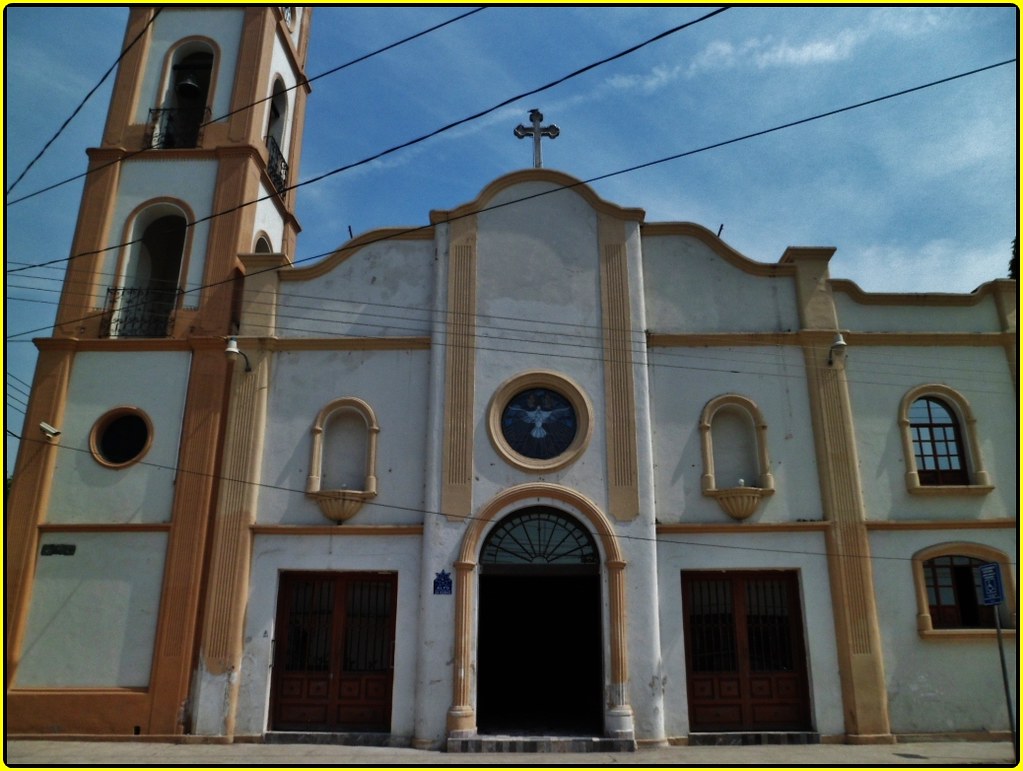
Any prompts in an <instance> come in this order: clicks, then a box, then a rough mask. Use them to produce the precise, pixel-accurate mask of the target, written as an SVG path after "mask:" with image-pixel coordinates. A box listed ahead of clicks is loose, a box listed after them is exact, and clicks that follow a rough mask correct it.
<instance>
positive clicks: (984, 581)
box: [977, 562, 1005, 605]
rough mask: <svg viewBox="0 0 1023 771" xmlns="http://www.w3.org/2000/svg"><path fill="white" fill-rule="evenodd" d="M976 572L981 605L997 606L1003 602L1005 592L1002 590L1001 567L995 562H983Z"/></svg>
mask: <svg viewBox="0 0 1023 771" xmlns="http://www.w3.org/2000/svg"><path fill="white" fill-rule="evenodd" d="M977 570H979V571H980V591H981V594H982V598H981V603H982V604H984V605H997V604H998V603H1000V602H1001V601H1002V600H1004V599H1005V590H1004V589H1003V588H1002V570H1001V566H1000V565H999V564H998V563H997V562H985V563H984V564H983V565H981V566H980V567H978V568H977Z"/></svg>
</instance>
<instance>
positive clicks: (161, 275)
mask: <svg viewBox="0 0 1023 771" xmlns="http://www.w3.org/2000/svg"><path fill="white" fill-rule="evenodd" d="M190 217H191V213H190V212H189V211H188V210H187V209H186V208H184V205H183V204H181V203H180V202H176V201H175V202H172V201H149V202H147V203H145V204H143V205H142V206H140V207H139V208H138V209H137V210H136V211H135V212H134V213H133V215H132V216H131V217H130V218H129V225H128V229H127V230H126V234H125V235H126V237H125V243H127V244H128V248H127V250H126V251H125V252H123V253H122V257H121V264H120V266H119V268H118V271H117V275H118V280H117V283H116V284H115V285H114V286H113V287H111V288H110V289H109V290H108V292H107V300H106V308H107V312H108V314H109V315H108V317H107V323H108V335H109V336H110V337H166V336H168V335H169V334H171V331H172V329H171V324H172V321H173V316H174V311H175V310H176V309H177V307H178V301H179V298H180V296H181V286H180V282H181V276H182V275H184V271H185V267H186V263H187V255H188V253H189V251H190V242H191V236H192V229H191V228H189V226H188V223H189V222H190V221H191V219H190Z"/></svg>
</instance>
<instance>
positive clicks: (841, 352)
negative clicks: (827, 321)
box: [828, 332, 849, 367]
mask: <svg viewBox="0 0 1023 771" xmlns="http://www.w3.org/2000/svg"><path fill="white" fill-rule="evenodd" d="M848 347H849V343H847V342H846V341H845V338H844V337H842V333H841V332H839V333H838V334H837V335H835V341H834V342H833V343H832V344H831V348H829V349H828V366H829V367H830V366H832V365H834V363H835V362H836V361H842V360H844V359H845V351H846V349H847V348H848Z"/></svg>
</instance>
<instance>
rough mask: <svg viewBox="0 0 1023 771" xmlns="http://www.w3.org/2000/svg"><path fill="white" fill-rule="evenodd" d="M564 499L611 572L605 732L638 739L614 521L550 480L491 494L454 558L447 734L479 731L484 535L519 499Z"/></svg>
mask: <svg viewBox="0 0 1023 771" xmlns="http://www.w3.org/2000/svg"><path fill="white" fill-rule="evenodd" d="M537 499H541V500H543V501H544V502H545V503H549V502H554V503H556V504H557V503H560V504H564V505H565V506H567V507H568V508H569V509H571V510H572V511H573V512H574V513H575V514H576V515H577V516H578V517H579V518H580V519H582V520H584V521H585V522H587V523H588V524H589V525H590V527H591V528H592V530H593V531H594V534H595V535H596V537H597V542H598V544H599V546H600V550H601V552H602V553H603V557H604V567H605V570H606V573H607V588H608V598H607V599H608V614H609V625H608V627H609V630H610V635H609V640H608V642H609V646H610V653H611V655H610V661H609V665H610V666H609V669H610V680H611V684H610V687H609V689H608V693H607V694H606V710H605V713H604V732H605V734H606V735H607V736H610V737H613V738H617V739H628V740H631V739H633V738H634V735H635V730H634V727H633V718H632V707H631V706H630V705H629V702H628V694H627V689H626V684H627V682H628V677H629V674H628V642H627V638H626V623H625V621H626V619H625V560H624V559H623V558H622V553H621V547H620V545H619V543H618V538H617V536H616V535H615V533H614V530H613V528H612V527H611V523H610V521H609V520H608V518H607V517H606V516H605V515H604V513H603V512H602V511H600V509H599V508H598V507H597V505H596V504H595V503H593V501H591V500H589V499H588V498H586V497H585V496H583V495H581V494H579V493H577V492H575V491H574V490H570V489H568V488H565V487H562V486H560V485H555V484H551V483H548V482H534V483H527V484H521V485H517V486H515V487H511V488H509V489H507V490H505V491H503V492H502V493H500V494H498V495H497V496H495V497H494V498H492V499H491V500H490V501H489V502H488V503H486V504H485V505H484V506H483V507H482V508H481V509H480V511H479V512H477V514H476V516H475V517H473V519H472V520H471V521H470V522H469V525H468V527H467V528H466V531H465V535H464V536H463V537H462V546H461V549H460V550H459V555H458V561H457V562H456V563H455V602H456V607H455V660H454V667H453V670H454V682H453V694H452V706H451V709H450V711H449V712H448V734H449V736H451V737H452V738H460V737H466V736H472V735H473V734H475V733H476V708H475V706H474V696H475V682H474V678H473V674H472V673H473V672H474V671H475V667H474V662H473V658H474V654H475V607H476V590H477V579H478V576H477V568H478V564H479V554H480V548H481V545H482V542H483V538H484V535H485V534H486V533H487V531H488V530H489V529H490V527H491V525H492V523H493V522H494V521H495V520H496V519H497V518H498V517H499V515H501V514H504V513H506V512H508V510H509V507H511V506H514V505H515V504H517V503H519V502H525V501H529V502H530V503H535V502H536V501H537Z"/></svg>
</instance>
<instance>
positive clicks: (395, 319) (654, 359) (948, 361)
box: [44, 290, 1004, 394]
mask: <svg viewBox="0 0 1023 771" xmlns="http://www.w3.org/2000/svg"><path fill="white" fill-rule="evenodd" d="M44 291H57V290H44ZM289 297H294V295H287V296H285V298H284V299H285V301H286V300H287V299H288V298H289ZM301 297H304V298H306V299H312V300H320V301H322V302H323V303H324V304H325V305H329V304H331V303H334V304H337V303H345V304H351V305H352V306H353V307H355V306H358V307H359V308H360V309H365V308H383V309H392V310H394V311H398V310H405V308H404V307H403V306H397V305H389V304H377V303H372V302H367V301H359V302H358V303H354V302H352V301H347V300H338V299H337V298H317V297H315V296H309V295H301ZM250 303H251V305H254V306H259V305H260V304H261V303H260V302H258V301H256V302H252V301H250ZM54 304H56V303H54ZM265 305H266V309H267V311H268V312H269V311H274V316H275V317H276V321H277V323H276V324H275V327H274V334H276V335H278V336H281V335H287V334H291V335H292V336H293V337H295V338H309V337H310V336H315V337H316V338H317V339H321V340H332V339H352V340H356V339H363V338H364V337H395V336H400V335H404V336H409V337H416V336H424V335H430V334H432V332H433V331H434V330H437V329H439V330H444V329H446V328H447V327H448V325H449V322H448V320H447V318H446V317H447V316H448V311H445V310H424V311H423V313H424V315H425V316H426V318H421V319H417V318H413V317H409V316H404V315H400V314H397V313H373V312H367V311H365V310H346V309H337V310H334V309H331V308H329V307H319V308H315V309H314V308H313V306H300V309H303V310H305V309H308V310H315V311H317V312H318V314H324V315H317V316H312V317H311V316H310V315H309V314H297V313H287V312H286V311H287V310H290V309H292V308H291V307H290V306H288V304H287V303H286V302H283V303H279V304H277V305H273V304H270V303H265ZM129 310H130V309H129ZM252 312H253V313H254V314H256V315H258V314H259V313H260V309H259V308H258V307H255V308H254V309H253V311H252ZM341 315H347V316H355V317H356V318H355V319H342V318H337V316H341ZM474 315H475V327H476V332H477V333H476V335H475V341H476V342H475V344H473V345H459V344H452V343H450V342H445V343H438V342H436V341H434V342H432V345H435V346H438V347H455V348H471V349H472V350H474V351H480V352H495V353H519V354H525V355H540V356H551V357H555V358H568V359H573V360H582V361H590V362H604V361H608V358H607V357H606V355H605V353H604V342H603V334H604V332H605V330H604V328H603V327H600V326H595V325H592V326H591V325H584V324H574V323H570V322H558V321H544V322H542V323H539V324H538V325H537V326H535V327H533V328H528V327H524V328H515V327H514V324H516V323H521V322H522V319H521V318H512V317H504V316H491V315H490V314H474ZM367 319H379V320H380V321H370V320H367ZM282 320H283V321H291V322H298V324H301V323H302V322H305V323H307V324H324V325H331V326H344V327H345V328H346V329H348V330H350V331H348V332H337V331H328V330H324V329H322V328H320V327H318V326H301V325H296V324H294V323H292V324H290V325H289V324H288V323H282ZM415 322H419V325H417V326H402V325H404V324H414V323H415ZM385 324H386V325H387V328H386V329H385V330H384V331H383V332H381V331H379V330H380V329H381V326H382V325H385ZM426 325H428V327H427V328H424V327H426ZM552 327H553V329H552ZM359 329H364V330H365V333H364V334H362V335H360V334H357V331H358V330H359ZM610 331H614V330H610ZM622 331H623V332H625V333H626V334H628V335H629V336H630V337H631V338H632V340H631V341H630V343H629V346H628V348H627V349H626V350H625V351H623V352H622V353H625V354H632V355H634V356H637V357H646V358H647V359H648V360H647V362H646V364H647V366H648V367H649V368H650V369H655V368H657V369H679V370H689V371H707V372H728V373H731V374H742V375H758V374H760V375H770V376H774V377H788V378H792V379H794V380H800V379H803V378H805V371H804V369H803V367H805V364H801V366H800V367H799V369H798V372H794V373H789V374H784V375H782V374H779V373H777V372H776V371H774V370H773V369H770V368H772V367H773V368H777V367H784V366H786V364H787V363H789V362H790V361H791V359H790V357H791V355H792V351H793V350H794V349H797V347H798V345H799V343H798V342H797V341H796V339H795V334H796V333H792V335H793V341H792V343H790V344H788V345H786V344H766V345H765V344H763V343H760V344H758V343H751V344H748V345H745V344H742V343H734V344H731V345H728V346H725V347H727V348H728V349H733V348H742V349H743V352H742V353H741V354H737V353H736V352H734V351H732V350H729V351H728V352H727V353H722V354H721V355H719V356H715V355H713V354H712V353H710V352H709V350H704V349H703V347H702V346H700V345H689V346H680V347H683V348H685V349H686V350H684V351H676V350H674V349H673V348H670V347H659V346H648V344H647V336H646V332H644V331H636V330H622ZM775 334H786V333H783V332H776V333H775ZM520 335H521V336H520ZM508 343H519V344H526V345H535V346H539V347H540V348H539V350H521V349H519V350H512V349H510V348H508V347H505V346H506V345H507V344H508ZM992 347H996V346H992ZM566 350H569V351H572V350H579V351H581V353H579V354H577V355H572V354H566V353H565V351H566ZM696 350H700V351H701V352H700V353H696V352H695V351H696ZM710 350H713V349H710ZM869 351H870V348H860V349H858V352H857V355H856V364H857V367H856V368H855V369H856V370H861V368H862V370H867V371H868V372H869V378H870V379H865V378H864V376H856V375H849V377H848V382H849V383H850V384H851V385H881V386H904V385H905V384H906V378H910V377H914V378H920V377H921V376H923V375H925V374H931V373H933V376H934V377H937V378H944V379H948V378H950V377H951V376H953V375H954V376H956V383H957V385H959V387H962V388H965V387H967V385H972V388H971V392H973V393H978V394H980V393H987V394H998V393H1003V391H1002V389H998V388H995V389H992V388H991V387H990V386H991V381H992V380H993V379H997V378H998V377H1000V376H1001V375H1003V374H1004V369H1001V368H1000V369H997V370H993V369H989V368H985V367H981V366H978V365H977V362H976V360H975V359H961V358H957V357H954V356H943V357H942V358H941V361H938V362H934V363H926V364H920V363H919V362H914V363H911V364H910V363H907V362H905V361H904V360H900V361H898V362H892V360H891V357H890V356H886V355H880V356H876V357H871V356H870V353H869ZM588 354H589V355H588ZM680 361H685V362H690V363H686V364H680V363H677V362H680ZM694 361H697V362H698V361H710V362H720V363H721V364H720V366H718V367H714V366H709V365H708V366H697V365H696V364H693V363H691V362H694ZM673 362H674V363H673ZM956 362H959V363H960V364H962V366H961V367H957V366H954V364H955V363H956ZM627 363H635V362H633V361H628V362H627ZM757 367H766V368H769V369H768V370H766V371H765V370H757V369H756V368H757ZM877 367H889V368H894V369H893V370H892V371H890V372H881V371H878V369H877ZM862 370H861V371H862ZM854 371H855V370H854ZM847 374H849V368H847ZM882 375H889V376H891V378H892V379H890V380H879V379H878V377H879V376H882ZM973 384H976V385H973Z"/></svg>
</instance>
